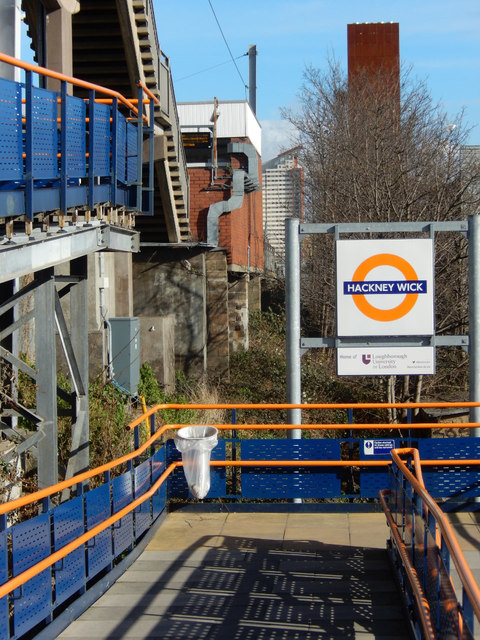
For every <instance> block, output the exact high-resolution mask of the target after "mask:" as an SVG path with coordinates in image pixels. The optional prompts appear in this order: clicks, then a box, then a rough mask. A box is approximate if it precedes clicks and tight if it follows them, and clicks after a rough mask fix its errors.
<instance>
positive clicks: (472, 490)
mask: <svg viewBox="0 0 480 640" xmlns="http://www.w3.org/2000/svg"><path fill="white" fill-rule="evenodd" d="M418 450H419V453H420V458H421V459H422V460H459V459H464V460H476V459H478V458H479V457H480V442H478V439H476V438H431V439H428V438H427V439H425V440H419V443H418ZM423 478H424V481H425V485H426V487H427V490H428V491H429V493H430V494H431V495H432V496H433V497H435V498H452V497H455V498H466V497H476V496H478V495H480V470H479V467H478V466H471V467H468V466H458V467H441V466H439V467H425V468H424V470H423Z"/></svg>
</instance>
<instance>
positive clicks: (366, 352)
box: [337, 346, 435, 376]
mask: <svg viewBox="0 0 480 640" xmlns="http://www.w3.org/2000/svg"><path fill="white" fill-rule="evenodd" d="M434 373H435V349H434V348H433V347H395V346H392V347H340V348H338V349H337V374H338V375H339V376H409V375H410V376H412V375H429V374H434Z"/></svg>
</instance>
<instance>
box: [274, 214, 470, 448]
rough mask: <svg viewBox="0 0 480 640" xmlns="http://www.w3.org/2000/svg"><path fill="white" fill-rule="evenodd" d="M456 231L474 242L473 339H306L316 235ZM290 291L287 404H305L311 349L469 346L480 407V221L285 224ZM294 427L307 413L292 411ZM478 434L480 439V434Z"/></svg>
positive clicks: (295, 435)
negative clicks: (307, 267)
mask: <svg viewBox="0 0 480 640" xmlns="http://www.w3.org/2000/svg"><path fill="white" fill-rule="evenodd" d="M437 231H442V232H456V233H462V234H464V235H466V236H467V238H468V242H469V317H470V335H469V336H468V335H441V336H440V335H432V336H405V337H402V336H398V337H393V338H392V337H390V336H386V337H383V338H382V337H381V336H380V337H378V338H377V337H372V336H370V337H368V338H356V339H355V338H342V337H339V336H324V337H315V338H311V337H302V336H301V326H300V303H301V285H300V274H301V265H300V244H301V241H302V239H303V238H304V237H306V236H307V235H310V234H316V233H321V234H334V236H335V238H336V239H338V238H339V237H340V235H341V234H346V235H349V234H350V235H351V234H361V233H365V234H367V233H368V234H370V233H375V234H394V233H412V234H417V235H419V234H426V233H428V234H429V235H430V237H431V238H433V237H434V234H435V232H437ZM285 249H286V263H285V289H286V323H287V402H289V403H292V404H297V403H301V398H302V382H301V356H302V354H303V353H304V352H305V351H306V350H308V349H310V348H326V347H331V348H337V347H342V346H348V347H366V346H373V345H376V346H382V347H383V346H386V347H390V346H392V345H395V346H401V347H418V346H431V347H439V346H442V347H445V346H460V347H463V348H466V347H468V350H469V354H470V400H471V401H472V402H480V291H479V290H478V288H479V286H480V220H479V216H469V218H468V221H465V220H463V221H443V222H404V223H403V222H398V223H382V222H379V223H342V224H331V223H326V224H301V223H300V221H299V220H298V219H294V218H287V219H286V220H285ZM470 421H471V422H480V408H476V407H475V408H472V410H471V413H470ZM288 422H289V424H294V425H300V424H301V422H302V420H301V411H300V410H299V409H292V410H290V411H289V414H288ZM474 435H476V436H477V435H480V429H475V431H474ZM290 437H292V438H301V430H300V429H292V430H291V433H290Z"/></svg>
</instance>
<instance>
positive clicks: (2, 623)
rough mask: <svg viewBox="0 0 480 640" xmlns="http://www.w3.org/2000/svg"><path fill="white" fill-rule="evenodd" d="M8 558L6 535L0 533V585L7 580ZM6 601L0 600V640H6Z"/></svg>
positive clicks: (7, 632)
mask: <svg viewBox="0 0 480 640" xmlns="http://www.w3.org/2000/svg"><path fill="white" fill-rule="evenodd" d="M7 563H8V556H7V534H6V533H5V532H4V531H2V532H0V584H4V582H6V581H7V578H8V564H7ZM9 637H10V634H9V625H8V601H7V598H6V597H5V598H2V599H1V600H0V640H8V638H9Z"/></svg>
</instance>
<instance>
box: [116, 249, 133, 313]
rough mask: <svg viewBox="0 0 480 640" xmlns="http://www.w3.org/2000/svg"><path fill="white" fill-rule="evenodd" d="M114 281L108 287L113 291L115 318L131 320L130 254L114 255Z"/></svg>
mask: <svg viewBox="0 0 480 640" xmlns="http://www.w3.org/2000/svg"><path fill="white" fill-rule="evenodd" d="M114 261H115V281H114V282H111V283H110V286H112V287H114V288H115V289H114V290H115V316H116V317H117V318H131V317H132V316H133V278H132V254H131V253H115V254H114Z"/></svg>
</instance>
